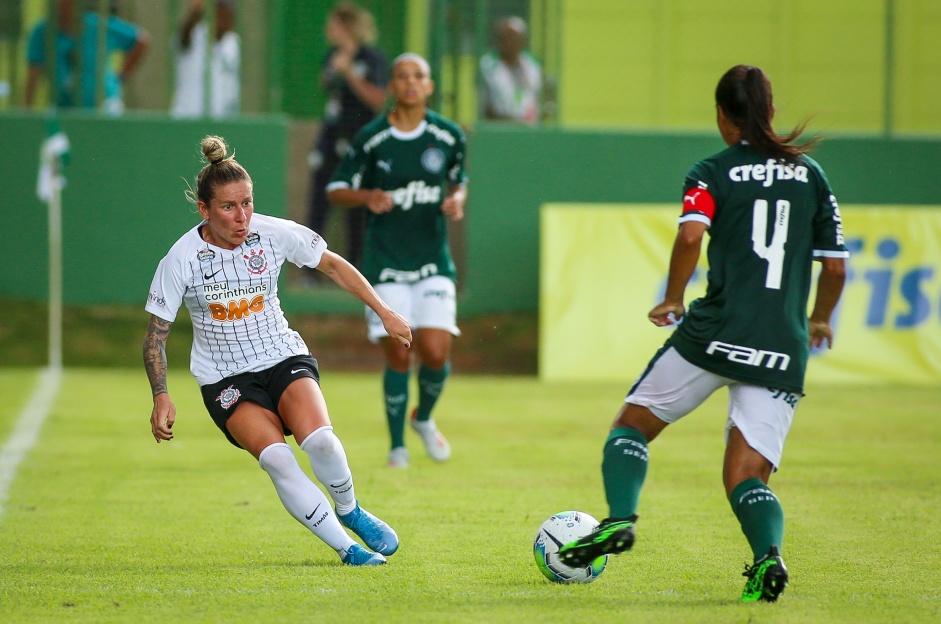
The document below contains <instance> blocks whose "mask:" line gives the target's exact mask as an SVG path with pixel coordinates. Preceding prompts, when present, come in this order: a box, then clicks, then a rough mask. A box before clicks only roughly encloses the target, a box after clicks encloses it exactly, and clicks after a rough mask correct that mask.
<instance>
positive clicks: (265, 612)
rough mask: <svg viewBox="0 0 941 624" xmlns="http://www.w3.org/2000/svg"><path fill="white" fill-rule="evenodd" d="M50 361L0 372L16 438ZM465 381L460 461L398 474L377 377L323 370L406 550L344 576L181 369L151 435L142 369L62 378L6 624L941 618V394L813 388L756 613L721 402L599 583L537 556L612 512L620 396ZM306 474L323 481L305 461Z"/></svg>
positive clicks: (707, 413) (619, 389)
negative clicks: (542, 529)
mask: <svg viewBox="0 0 941 624" xmlns="http://www.w3.org/2000/svg"><path fill="white" fill-rule="evenodd" d="M35 379H36V371H35V370H29V369H0V396H2V397H3V398H4V400H3V401H2V402H0V445H2V444H3V443H4V442H5V441H6V440H7V438H8V437H9V435H10V432H11V431H12V430H13V427H14V421H15V420H16V419H17V417H18V415H19V413H20V410H21V409H22V406H23V405H24V403H25V402H26V401H27V399H28V397H29V395H30V393H31V391H32V385H33V384H34V383H35ZM628 382H629V380H625V384H624V385H620V386H619V385H613V386H612V385H600V384H599V385H586V384H578V385H574V384H572V385H565V384H554V385H546V384H542V383H540V382H538V381H537V380H535V379H534V378H531V377H473V376H461V375H455V376H454V377H453V378H452V383H451V384H450V386H449V387H448V390H447V392H446V394H445V396H444V398H443V399H442V402H441V404H440V409H439V412H438V418H439V421H440V423H441V425H442V429H443V430H444V431H445V432H446V433H447V434H448V436H449V438H450V440H451V443H452V447H453V448H454V457H453V458H452V460H451V461H450V462H449V463H447V464H444V465H436V464H432V463H431V461H430V460H428V459H427V458H425V457H424V454H423V452H422V451H421V448H420V445H419V443H418V440H417V438H416V437H415V436H414V435H413V434H409V437H408V438H407V441H408V444H409V446H410V447H411V449H412V452H413V462H412V465H411V466H410V468H409V469H408V470H405V471H390V470H388V469H387V468H385V466H384V462H385V454H386V450H387V449H386V433H385V430H384V422H383V419H382V416H381V415H380V412H379V409H380V401H379V380H378V378H377V376H375V375H362V374H351V373H343V374H331V373H330V371H329V370H328V371H325V372H324V377H323V387H324V390H325V393H326V395H327V400H328V403H329V405H330V408H331V414H332V417H333V420H334V423H335V425H336V430H337V433H338V435H339V436H340V438H341V440H343V442H344V445H345V447H346V450H347V453H348V455H349V458H350V463H351V465H352V468H353V473H354V476H355V478H356V489H357V494H358V497H359V499H360V500H361V501H362V502H363V504H364V506H365V507H367V508H368V509H370V510H372V511H374V512H376V513H377V514H378V515H380V516H381V517H382V518H384V519H386V520H387V521H389V522H390V523H391V524H392V525H393V526H395V527H396V529H397V530H398V532H399V535H400V537H401V540H402V547H401V549H400V550H399V552H398V553H397V554H395V555H394V556H392V557H391V558H390V562H389V564H388V565H386V566H383V567H380V568H370V569H359V568H357V569H353V568H348V567H345V566H341V565H340V563H339V560H338V558H337V557H336V555H335V554H334V553H333V551H331V550H330V549H328V548H327V547H326V546H324V545H323V544H322V543H320V542H319V541H318V540H316V538H314V537H313V536H312V535H311V534H310V533H308V532H307V531H306V530H305V529H304V528H303V527H301V526H300V525H299V524H298V523H296V522H295V521H294V520H293V519H291V518H290V517H289V516H288V515H287V513H286V512H285V511H284V510H283V508H282V507H281V505H280V503H279V502H278V500H277V498H276V496H275V494H274V491H273V488H272V487H271V485H270V482H269V480H268V478H267V476H266V475H265V474H264V472H262V471H261V470H260V469H259V468H258V466H257V464H256V463H255V462H254V460H252V459H251V457H250V456H248V455H247V454H246V453H244V452H242V451H238V450H236V449H235V448H234V447H231V446H229V444H228V443H227V442H226V441H225V440H224V438H223V437H222V436H221V434H219V433H218V431H217V430H216V429H215V428H214V426H213V425H212V423H211V421H210V420H209V417H208V416H207V415H206V414H205V412H204V409H203V407H202V405H201V403H200V400H199V396H198V392H197V388H196V384H195V382H194V381H193V380H192V379H191V378H190V377H189V376H188V374H186V373H185V372H182V371H179V372H177V371H174V372H172V373H171V378H170V387H171V389H172V390H173V391H174V398H175V401H176V404H177V408H178V413H179V417H178V421H177V425H176V427H175V432H176V439H175V440H174V441H173V442H171V443H165V444H160V445H157V444H155V443H154V441H153V439H152V438H151V436H150V428H149V423H148V417H149V393H148V386H147V382H146V378H145V376H144V374H143V371H142V370H128V371H122V370H115V369H69V370H68V371H67V372H66V375H65V377H64V380H63V385H62V388H61V389H60V392H59V396H58V400H57V401H56V403H55V405H54V408H53V411H52V413H51V414H50V415H49V418H48V420H47V421H46V423H45V426H44V428H43V430H42V433H41V436H40V441H39V444H38V445H37V446H36V447H35V448H33V449H32V451H31V452H30V453H29V455H28V456H27V457H26V459H25V461H24V462H23V463H22V464H20V466H19V470H18V473H17V475H16V479H15V480H14V482H13V484H12V487H11V489H10V491H9V499H8V500H7V501H6V504H5V506H4V510H5V511H4V512H3V516H2V517H0V621H2V622H9V623H12V622H54V621H64V622H204V621H208V622H213V621H218V622H223V621H224V622H242V621H255V622H289V621H290V622H300V621H323V622H472V621H473V622H509V621H520V622H544V621H574V620H576V619H580V620H585V619H588V618H591V620H592V621H603V622H612V621H614V622H621V621H630V622H743V623H744V622H794V623H797V622H808V623H809V622H929V621H939V620H941V603H939V599H941V581H939V578H941V577H939V573H938V570H939V568H941V554H939V547H938V544H939V542H941V515H939V513H938V512H939V510H941V482H939V479H938V475H939V474H941V453H939V451H941V428H939V426H938V420H937V418H938V416H939V412H941V411H939V406H941V389H937V388H887V387H886V388H882V387H867V388H817V387H813V386H812V387H811V388H810V392H809V396H808V398H807V399H806V400H805V402H804V403H803V404H802V405H801V407H800V409H799V410H798V413H797V420H796V423H795V426H794V428H793V430H792V433H791V438H790V440H789V444H788V447H787V449H786V452H785V457H784V465H783V466H782V470H781V472H780V473H779V474H778V475H776V476H775V478H774V479H773V480H772V485H773V487H774V489H775V491H776V492H777V493H778V495H779V497H780V498H781V500H782V502H783V504H784V506H785V512H786V513H787V533H786V542H785V551H784V554H785V558H786V561H787V563H788V566H789V568H790V570H791V578H792V580H791V585H790V587H789V588H788V590H787V592H785V594H784V595H783V597H782V598H781V600H780V601H779V602H778V603H776V604H773V605H768V604H749V605H744V604H740V603H739V602H738V601H737V598H738V595H739V593H740V591H741V588H742V585H743V582H744V579H743V578H742V577H741V576H740V572H741V571H742V569H743V564H744V563H745V561H746V560H750V552H749V550H748V548H747V545H746V542H745V540H744V538H743V537H742V536H741V534H740V530H739V528H738V526H737V523H736V521H735V518H734V516H733V515H732V513H731V511H730V509H729V505H728V503H727V501H726V500H725V497H724V495H723V492H722V487H721V480H720V462H721V455H722V433H721V432H722V425H723V422H724V404H725V397H724V396H719V395H717V396H716V397H713V399H711V400H710V402H709V403H707V405H706V406H704V408H703V409H701V410H700V411H699V412H697V413H696V414H694V415H693V416H692V417H690V418H688V419H687V420H685V421H683V422H682V423H680V424H678V425H676V426H675V427H673V428H671V429H670V430H669V431H667V432H666V434H664V436H662V437H661V438H660V439H659V440H658V441H657V442H655V443H654V444H653V445H652V448H651V467H650V472H649V475H648V480H647V487H646V489H645V491H644V495H643V497H642V500H641V508H640V514H641V520H640V524H639V527H638V529H639V532H638V542H637V545H636V546H635V549H634V550H633V551H632V552H631V553H628V554H626V555H623V556H621V557H618V558H614V559H612V560H611V561H610V562H609V564H608V568H607V570H606V571H605V572H604V574H603V575H602V576H601V578H600V579H599V580H598V581H596V582H595V583H593V584H591V585H584V586H581V585H580V586H560V585H554V584H551V583H549V582H547V581H546V580H545V579H544V578H543V577H542V576H541V575H540V574H539V572H538V570H537V569H536V567H535V565H534V563H533V559H532V540H533V537H534V536H535V533H536V530H537V528H538V527H539V524H540V523H541V522H542V521H543V520H544V519H545V518H546V517H548V516H549V515H551V514H552V513H554V512H557V511H561V510H565V509H580V510H583V511H587V512H589V513H591V514H593V515H595V516H596V517H599V518H601V517H603V516H604V515H605V514H606V511H607V510H606V507H605V505H604V495H603V492H602V488H601V480H600V469H599V464H600V447H601V444H602V442H603V440H604V436H605V432H606V431H607V428H608V424H609V421H610V418H611V416H612V415H613V413H614V411H615V410H616V409H617V406H618V403H619V401H620V399H621V396H622V394H623V391H624V389H625V387H624V386H625V385H626V384H627V383H628ZM302 465H305V468H306V469H307V470H308V471H309V465H307V464H302Z"/></svg>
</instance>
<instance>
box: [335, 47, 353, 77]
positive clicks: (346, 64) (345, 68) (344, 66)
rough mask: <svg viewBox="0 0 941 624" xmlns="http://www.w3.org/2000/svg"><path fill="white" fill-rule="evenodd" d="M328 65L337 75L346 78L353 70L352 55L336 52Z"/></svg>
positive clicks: (340, 51) (345, 51) (341, 50)
mask: <svg viewBox="0 0 941 624" xmlns="http://www.w3.org/2000/svg"><path fill="white" fill-rule="evenodd" d="M330 65H331V66H332V67H333V71H335V72H336V73H337V74H339V75H341V76H346V75H347V74H348V73H349V72H350V71H351V70H352V69H353V55H352V54H351V53H350V52H349V51H347V50H343V49H340V50H337V52H336V53H335V54H334V55H333V56H332V57H331V58H330Z"/></svg>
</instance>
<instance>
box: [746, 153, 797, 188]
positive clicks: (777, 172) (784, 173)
mask: <svg viewBox="0 0 941 624" xmlns="http://www.w3.org/2000/svg"><path fill="white" fill-rule="evenodd" d="M729 179H730V180H732V182H751V181H755V182H764V184H763V186H771V185H772V184H774V181H775V180H797V181H798V182H804V183H806V182H807V167H805V166H804V165H795V164H794V163H787V162H783V161H780V160H774V159H773V158H769V159H768V161H767V162H766V163H765V164H763V165H740V166H738V167H732V168H731V169H729Z"/></svg>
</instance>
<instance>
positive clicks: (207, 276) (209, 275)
mask: <svg viewBox="0 0 941 624" xmlns="http://www.w3.org/2000/svg"><path fill="white" fill-rule="evenodd" d="M221 271H222V269H219V270H218V271H216V272H215V273H203V278H204V279H207V280H208V279H212V278H214V277H215V276H217V275H219V273H220V272H221Z"/></svg>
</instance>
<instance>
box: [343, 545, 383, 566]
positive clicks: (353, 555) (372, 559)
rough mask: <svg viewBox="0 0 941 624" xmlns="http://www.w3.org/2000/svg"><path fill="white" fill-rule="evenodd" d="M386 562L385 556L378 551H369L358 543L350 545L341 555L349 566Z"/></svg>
mask: <svg viewBox="0 0 941 624" xmlns="http://www.w3.org/2000/svg"><path fill="white" fill-rule="evenodd" d="M385 562H386V558H385V557H383V556H382V555H380V554H379V553H374V552H369V551H368V550H366V549H365V548H363V547H362V546H360V545H359V544H353V545H352V546H350V548H349V550H347V551H346V554H345V555H343V563H345V564H346V565H351V566H377V565H382V564H384V563H385Z"/></svg>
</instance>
